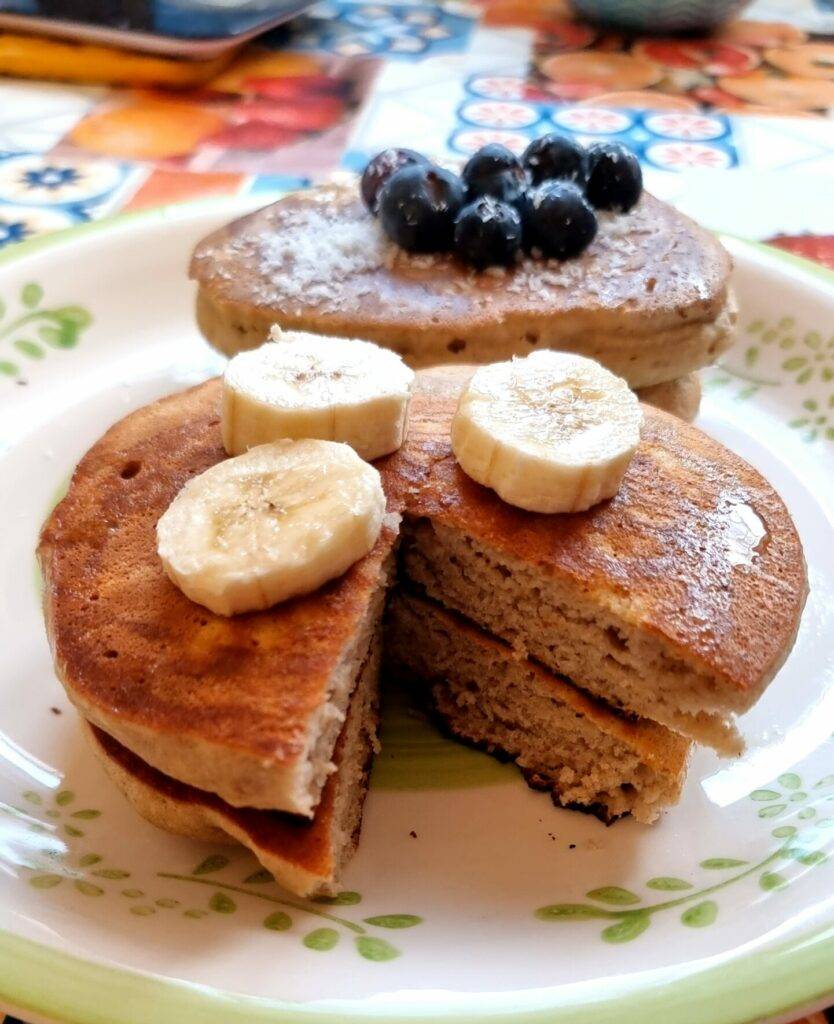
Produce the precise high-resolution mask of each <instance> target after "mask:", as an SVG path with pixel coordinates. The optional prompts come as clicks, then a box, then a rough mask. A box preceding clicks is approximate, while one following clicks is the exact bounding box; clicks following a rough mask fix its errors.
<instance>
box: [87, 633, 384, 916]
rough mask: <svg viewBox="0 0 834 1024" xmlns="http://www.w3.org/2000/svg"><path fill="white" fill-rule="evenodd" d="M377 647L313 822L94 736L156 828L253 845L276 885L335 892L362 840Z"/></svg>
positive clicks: (117, 778)
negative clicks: (257, 805)
mask: <svg viewBox="0 0 834 1024" xmlns="http://www.w3.org/2000/svg"><path fill="white" fill-rule="evenodd" d="M378 675H379V642H378V641H375V642H374V643H373V644H372V647H371V650H370V651H369V653H368V657H367V659H366V661H365V664H364V665H363V667H362V671H361V672H360V678H359V682H358V684H357V686H356V689H355V691H354V693H353V697H352V699H351V705H350V708H349V710H348V714H347V719H346V721H345V725H344V727H343V729H342V732H341V735H340V736H339V740H338V742H337V744H336V749H335V752H334V762H335V764H336V769H337V770H336V772H335V773H334V774H332V775H331V776H330V777H329V779H328V780H327V783H326V785H325V787H324V791H323V793H322V797H321V802H320V803H319V806H318V809H317V810H316V814H315V817H314V818H313V820H312V821H308V820H306V819H304V818H299V817H296V816H294V815H291V814H283V813H280V812H277V811H257V810H252V809H246V808H243V809H241V808H235V807H231V806H230V805H229V804H227V803H225V802H224V801H223V800H221V799H220V798H219V797H217V796H215V795H214V794H213V793H207V792H205V791H204V790H199V789H195V788H194V787H193V786H188V785H185V784H184V783H182V782H177V781H176V780H175V779H172V778H171V777H170V776H167V775H163V774H162V772H159V771H157V770H156V769H155V768H152V767H151V766H150V765H149V764H147V763H146V762H145V761H143V760H142V759H141V758H139V757H137V756H136V754H133V753H131V751H129V750H128V749H127V748H126V747H123V746H122V745H121V744H120V743H118V742H117V741H116V740H114V739H113V738H112V737H111V736H108V735H107V733H105V732H103V731H102V730H101V729H99V728H97V727H96V726H93V725H89V723H88V731H89V734H90V740H91V743H92V747H93V750H94V751H95V753H96V755H97V757H98V759H99V760H100V761H101V763H102V764H103V765H104V768H105V770H106V771H107V774H108V775H109V776H110V778H111V779H112V780H113V781H114V782H115V783H116V785H117V786H118V787H119V789H121V790H122V792H123V793H124V795H125V796H126V797H127V799H128V800H129V801H130V803H131V804H132V805H133V806H134V808H135V809H136V810H137V811H138V812H139V814H141V815H142V817H143V818H147V820H148V821H150V822H151V823H152V824H154V825H157V826H158V827H159V828H163V829H165V830H166V831H168V832H175V833H177V834H178V835H184V836H188V837H190V838H192V839H201V840H205V841H208V842H215V843H216V842H224V841H231V842H238V843H242V844H243V845H244V846H247V847H249V849H250V850H251V851H252V853H254V854H255V856H256V857H257V858H258V860H259V861H260V862H261V864H262V865H263V866H264V867H265V868H266V869H267V870H268V871H270V872H271V873H272V875H273V877H274V878H275V881H276V882H278V884H279V885H282V886H283V887H284V888H285V889H287V890H288V891H289V892H292V893H295V894H296V895H298V896H312V895H314V894H316V893H328V892H332V891H333V888H334V886H335V884H336V882H337V880H338V877H339V873H340V870H341V868H342V865H343V864H344V863H345V862H346V861H347V860H348V859H349V858H350V856H351V854H352V853H353V851H354V849H355V847H356V844H357V842H358V840H359V831H360V825H361V820H362V804H363V802H364V799H365V792H366V790H367V786H368V774H369V770H370V764H371V759H372V757H373V751H374V748H375V746H376V728H377V717H378V715H377V692H378Z"/></svg>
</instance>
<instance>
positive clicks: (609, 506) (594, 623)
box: [378, 367, 807, 754]
mask: <svg viewBox="0 0 834 1024" xmlns="http://www.w3.org/2000/svg"><path fill="white" fill-rule="evenodd" d="M471 372H472V370H471V368H467V367H445V368H438V369H436V370H432V371H424V372H423V373H421V374H420V375H419V376H420V386H419V389H418V392H417V394H416V395H415V398H414V400H413V402H412V406H411V418H410V425H409V436H408V439H407V441H406V443H405V445H404V446H403V447H402V448H401V449H400V450H399V451H398V452H396V453H395V454H394V455H391V456H389V457H387V458H386V459H384V460H381V461H380V463H378V465H379V466H380V469H381V471H382V474H383V479H384V482H385V485H386V487H387V489H388V493H389V499H395V500H396V501H397V502H398V504H399V507H401V508H402V509H403V511H404V512H405V514H406V518H405V521H404V523H403V543H402V547H401V557H400V565H401V572H402V573H403V574H404V576H405V579H406V580H407V581H408V582H409V583H410V584H411V585H412V586H414V587H416V588H417V589H418V590H420V591H422V592H424V593H425V594H426V595H427V596H428V597H430V598H431V599H432V600H434V601H436V602H438V603H439V604H441V605H443V606H445V607H447V608H450V609H452V610H454V611H457V612H459V613H460V614H462V615H464V616H465V617H466V618H467V619H469V620H470V621H472V622H474V623H476V624H477V625H479V626H480V627H481V628H483V629H486V630H488V631H490V632H491V633H493V634H494V635H495V636H496V637H499V638H501V639H502V640H504V641H506V642H508V643H509V644H510V645H511V646H512V647H513V648H514V650H515V652H516V654H517V656H518V657H531V658H533V659H535V660H536V661H538V662H539V663H540V664H542V665H543V666H545V667H546V668H548V669H550V670H551V671H552V672H556V673H559V674H561V675H564V676H566V677H567V678H569V679H570V680H572V681H573V682H575V683H576V684H577V685H578V686H580V687H582V689H584V690H587V691H589V692H590V693H592V694H594V695H595V696H597V697H599V698H600V699H602V700H606V701H608V702H610V703H611V704H612V705H614V706H615V707H619V708H623V709H625V710H627V711H629V712H632V713H635V714H637V715H640V716H641V717H643V718H647V719H649V720H651V721H657V722H660V723H662V724H664V725H666V726H668V727H669V728H671V729H673V730H676V731H678V732H681V733H682V734H684V735H685V736H688V737H690V738H692V739H696V740H699V741H701V742H703V743H706V744H709V745H710V746H713V747H715V748H716V749H717V750H719V751H721V752H722V753H728V754H731V753H735V752H738V751H739V750H740V749H741V748H742V741H741V738H740V736H739V734H738V732H737V730H736V728H735V725H734V723H733V715H734V714H735V713H738V712H742V711H745V710H746V709H748V708H749V707H751V706H752V704H754V703H755V701H756V700H757V699H758V698H759V697H760V696H761V694H762V692H763V690H764V689H765V687H766V686H767V684H768V683H769V682H770V680H771V679H772V678H773V676H774V674H775V673H776V671H777V669H778V668H779V666H780V665H781V664H782V662H783V660H784V659H785V657H786V656H787V654H788V652H789V651H790V649H791V647H792V645H793V642H794V639H795V635H796V631H797V628H798V625H799V618H800V615H801V612H802V608H803V605H804V602H805V597H806V593H807V580H806V572H805V563H804V558H803V554H802V546H801V544H800V541H799V537H798V535H797V532H796V529H795V527H794V525H793V522H792V521H791V518H790V515H789V513H788V511H787V509H786V508H785V506H784V504H783V502H782V501H781V499H780V498H779V496H778V495H777V494H776V492H775V491H774V490H773V488H772V487H771V486H770V485H769V484H768V483H767V481H766V480H764V479H763V477H762V476H761V475H760V474H759V473H757V472H756V471H755V470H754V469H753V468H752V467H751V466H749V465H748V464H747V463H745V462H744V461H743V460H742V459H740V458H739V457H738V456H736V455H734V454H733V453H732V452H730V451H728V450H727V449H726V448H724V447H723V446H722V445H721V444H719V443H718V442H716V441H713V440H712V439H710V438H709V437H707V436H706V435H705V434H703V433H702V432H701V431H699V430H697V429H696V428H694V427H691V426H688V425H687V424H685V423H683V422H682V421H681V420H679V419H676V418H675V417H672V416H669V415H668V414H666V413H663V412H660V411H659V410H656V409H652V408H651V407H649V406H644V407H643V410H644V423H643V431H642V440H641V443H640V446H639V447H638V449H637V452H636V454H635V457H634V459H633V460H632V462H631V465H630V467H629V469H628V471H627V472H626V475H625V477H624V479H623V482H622V485H621V487H620V490H619V493H618V494H617V495H616V496H615V497H614V498H612V499H611V500H610V501H606V502H603V503H601V504H600V505H597V506H595V507H594V508H592V509H590V510H589V511H587V512H582V513H576V514H570V515H554V516H549V515H537V514H535V513H530V512H524V511H522V510H521V509H518V508H513V507H512V506H510V505H507V504H505V503H504V502H502V501H501V499H500V498H498V496H497V495H496V494H495V493H494V492H492V491H490V490H488V489H487V488H484V487H481V486H480V485H478V484H476V483H475V482H474V481H472V480H470V479H469V478H468V477H467V476H466V475H465V474H464V473H463V471H462V470H461V469H460V467H459V466H458V464H457V462H456V460H455V458H454V455H453V453H452V450H451V444H450V441H449V425H450V421H451V417H452V415H453V413H454V410H455V407H456V404H457V398H458V394H459V391H460V387H461V382H462V381H465V380H466V379H468V376H469V374H471Z"/></svg>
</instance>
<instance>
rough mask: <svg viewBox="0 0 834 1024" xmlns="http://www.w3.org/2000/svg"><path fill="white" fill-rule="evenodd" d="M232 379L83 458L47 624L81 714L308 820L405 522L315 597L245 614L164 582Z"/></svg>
mask: <svg viewBox="0 0 834 1024" xmlns="http://www.w3.org/2000/svg"><path fill="white" fill-rule="evenodd" d="M219 424H220V383H219V381H212V382H209V383H208V384H205V385H201V386H199V387H197V388H193V389H191V390H189V391H186V392H182V393H180V394H177V395H173V396H172V397H170V398H166V399H162V400H161V401H159V402H154V403H153V404H151V405H149V406H146V407H145V408H143V409H140V410H138V411H137V412H135V413H133V414H131V415H130V416H128V417H127V418H126V419H124V420H122V421H121V422H120V423H117V424H116V425H115V426H114V427H113V428H111V429H110V430H109V431H108V432H107V433H106V434H105V435H104V437H103V438H102V439H101V440H100V441H99V442H98V443H97V444H95V445H94V446H93V447H92V448H91V449H90V451H89V452H88V453H87V455H85V456H84V458H83V459H82V460H81V462H80V463H79V465H78V467H77V469H76V471H75V473H74V475H73V478H72V482H71V484H70V487H69V491H68V493H67V495H66V497H65V498H64V500H63V501H62V502H61V503H60V504H59V505H58V506H57V508H56V509H55V510H54V512H53V513H52V515H51V517H50V518H49V521H48V522H47V524H46V525H45V527H44V530H43V533H42V536H41V543H40V547H39V557H40V559H41V565H42V568H43V573H44V580H45V591H44V604H45V612H46V620H47V630H48V633H49V638H50V642H51V644H52V649H53V654H54V659H55V666H56V671H57V673H58V676H59V677H60V679H61V681H62V682H63V683H64V685H65V687H66V689H67V692H68V694H69V697H70V699H71V700H72V701H73V703H74V704H75V705H76V707H77V708H78V709H79V711H80V712H81V714H82V715H83V716H84V717H85V718H86V719H88V720H89V721H90V722H91V723H93V724H94V725H97V726H99V727H100V728H102V729H103V730H104V731H106V732H107V733H109V734H110V735H111V736H113V737H115V739H117V740H118V741H119V742H120V743H122V744H123V745H124V746H126V747H128V748H129V749H130V750H131V751H133V752H134V753H135V754H137V755H138V756H139V757H141V758H142V759H143V760H144V761H147V762H148V763H149V764H150V765H152V766H153V767H155V768H158V769H159V770H160V771H162V772H165V773H166V774H168V775H171V776H173V777H174V778H176V779H179V780H180V781H182V782H187V783H189V784H190V785H192V786H195V787H197V788H199V789H204V790H208V791H210V792H212V793H216V794H218V795H219V796H220V797H221V798H222V799H223V800H225V801H226V802H227V803H229V804H231V805H233V806H236V807H241V806H247V807H260V808H266V809H269V810H273V809H280V810H288V811H293V812H295V813H298V814H304V815H307V816H310V815H311V814H312V812H313V810H314V809H315V806H316V804H317V803H318V800H319V796H320V793H321V788H322V786H323V785H324V781H325V779H326V777H327V774H328V772H329V771H330V757H331V754H332V751H333V747H334V744H335V742H336V739H337V737H338V734H339V730H340V728H341V723H342V720H343V717H344V712H345V709H346V707H347V704H348V700H349V697H350V694H351V692H352V690H353V688H354V686H355V684H356V678H357V674H358V671H359V669H360V667H361V665H362V663H363V662H364V661H365V659H366V656H367V652H368V648H369V645H370V642H371V637H372V636H373V633H374V631H375V629H376V627H377V624H378V622H379V619H380V616H381V614H382V605H383V600H384V594H385V588H386V586H387V583H388V576H389V568H390V559H391V554H392V547H393V544H394V540H395V536H396V523H395V522H393V521H389V522H387V523H386V525H385V527H384V529H383V532H382V535H381V536H380V539H379V541H378V542H377V544H376V546H375V547H374V549H373V550H372V551H371V552H370V554H368V555H367V556H366V557H365V558H364V559H362V560H360V561H359V562H357V563H356V564H355V565H354V566H353V567H352V568H351V569H350V570H348V572H347V573H345V575H344V576H342V577H340V578H339V579H337V580H334V581H333V582H331V583H329V584H327V585H326V586H324V587H322V588H320V589H319V590H317V591H316V592H315V593H313V594H309V595H306V596H304V597H300V598H297V599H295V600H292V601H287V602H285V603H284V604H281V605H280V606H278V607H276V608H272V609H269V610H267V611H264V612H254V613H250V614H247V615H237V616H234V617H232V618H227V617H224V616H218V615H214V614H212V613H211V612H209V611H208V610H207V609H206V608H203V607H202V606H200V605H197V604H194V603H193V602H191V601H190V600H189V599H188V598H187V597H186V596H185V595H184V594H183V593H182V592H181V591H180V590H178V589H177V587H176V586H174V584H173V583H171V581H170V580H169V579H168V577H167V576H166V574H165V572H164V570H163V567H162V563H161V561H160V560H159V558H158V557H157V553H156V523H157V520H158V519H159V517H160V516H161V515H162V513H163V512H164V511H165V509H166V508H167V507H168V505H169V504H170V502H171V500H172V499H173V498H174V496H175V495H176V494H177V493H178V491H179V490H180V488H181V487H182V486H183V484H184V483H185V482H186V481H187V480H189V479H190V478H191V477H192V476H195V475H196V474H198V473H201V472H203V470H205V469H207V468H208V467H209V466H212V465H214V464H215V463H217V462H219V461H220V460H221V459H225V458H226V453H225V451H224V449H223V445H222V443H221V439H220V425H219Z"/></svg>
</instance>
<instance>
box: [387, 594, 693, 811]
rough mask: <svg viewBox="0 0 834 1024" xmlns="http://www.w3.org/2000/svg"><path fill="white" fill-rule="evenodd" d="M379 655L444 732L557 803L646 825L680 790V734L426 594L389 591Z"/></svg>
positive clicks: (684, 750)
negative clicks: (519, 650) (520, 653)
mask: <svg viewBox="0 0 834 1024" xmlns="http://www.w3.org/2000/svg"><path fill="white" fill-rule="evenodd" d="M386 662H387V666H388V668H389V670H390V671H392V672H397V673H399V674H401V675H404V676H405V677H406V678H408V679H410V680H412V681H413V682H414V683H415V684H416V686H417V689H418V692H421V693H423V694H424V695H425V696H427V697H428V699H429V703H430V706H431V708H432V710H433V711H434V713H435V714H436V715H437V716H439V718H440V720H441V722H442V723H443V724H444V725H445V727H446V728H447V729H448V730H449V731H450V732H451V733H452V734H453V735H455V736H458V737H460V738H461V739H463V740H465V741H467V742H469V743H473V744H475V745H476V746H478V747H482V748H483V749H485V750H487V751H489V752H490V753H492V754H496V755H498V756H499V757H506V758H510V759H511V760H513V761H515V762H516V764H518V766H519V768H520V769H521V771H522V772H523V774H524V777H525V778H526V779H527V782H528V783H529V784H530V785H531V786H532V787H533V788H534V789H543V790H546V791H547V792H549V793H550V794H551V796H552V798H553V802H554V804H556V805H557V806H558V805H564V806H567V807H581V808H583V809H586V810H590V811H592V812H593V813H595V814H597V815H598V816H599V817H601V818H602V819H603V820H605V821H611V820H613V819H614V818H617V817H619V816H620V815H622V814H631V815H632V816H633V817H634V818H635V819H636V820H637V821H641V822H645V823H647V824H648V823H651V822H653V821H656V820H657V818H658V817H659V815H660V813H661V811H663V810H665V809H666V808H668V807H669V806H671V805H673V804H675V803H677V801H678V799H679V797H680V793H681V789H682V787H683V783H684V779H685V777H686V765H687V761H688V758H689V748H690V746H691V744H690V743H689V741H688V740H685V739H684V738H683V737H682V736H678V735H676V734H675V733H673V732H670V731H669V730H668V729H665V728H664V727H663V726H662V725H657V724H656V723H655V722H647V721H646V720H645V719H639V718H634V717H625V716H623V715H621V714H618V713H617V712H615V711H614V709H612V708H611V707H610V706H609V705H606V704H604V703H603V702H602V701H599V700H594V698H592V697H589V696H588V694H586V693H583V692H582V691H581V690H579V689H578V688H577V687H575V686H574V685H573V684H572V683H570V682H568V681H567V680H566V679H563V678H562V677H560V676H557V675H554V674H553V673H552V672H548V671H547V670H546V669H544V668H542V666H541V665H539V664H537V663H536V662H534V661H531V660H530V659H529V658H518V657H516V656H515V654H514V652H513V650H512V648H511V647H510V646H509V645H508V644H505V643H502V642H501V641H499V640H496V638H495V637H494V636H491V635H490V634H488V633H485V632H484V631H483V630H480V629H478V628H477V627H475V626H473V625H472V624H471V623H470V622H467V621H466V620H465V619H463V618H461V616H459V615H456V614H455V613H454V612H450V611H448V610H447V609H444V608H442V607H441V606H440V605H438V604H436V603H434V602H433V601H429V600H427V599H426V598H424V597H420V596H418V595H416V594H412V593H409V592H408V591H406V590H399V591H397V593H396V594H395V595H394V596H393V597H392V599H391V603H390V605H389V613H388V633H387V640H386Z"/></svg>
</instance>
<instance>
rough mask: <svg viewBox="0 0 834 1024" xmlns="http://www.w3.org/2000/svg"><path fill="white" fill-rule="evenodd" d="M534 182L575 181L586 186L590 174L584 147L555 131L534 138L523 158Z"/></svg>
mask: <svg viewBox="0 0 834 1024" xmlns="http://www.w3.org/2000/svg"><path fill="white" fill-rule="evenodd" d="M521 162H522V164H523V165H524V167H525V169H526V170H527V173H528V174H529V175H530V180H531V181H532V183H533V184H534V185H540V184H541V183H542V182H543V181H549V180H551V179H556V180H559V181H575V182H576V183H577V185H584V184H585V178H586V176H587V165H586V153H585V147H584V146H581V145H580V144H579V143H578V142H575V141H574V140H573V139H569V138H567V137H566V136H564V135H557V134H556V133H555V132H554V133H551V134H550V135H542V136H541V137H540V138H538V139H533V141H532V142H531V143H530V145H529V146H528V147H527V149H525V150H524V154H523V155H522V157H521Z"/></svg>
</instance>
